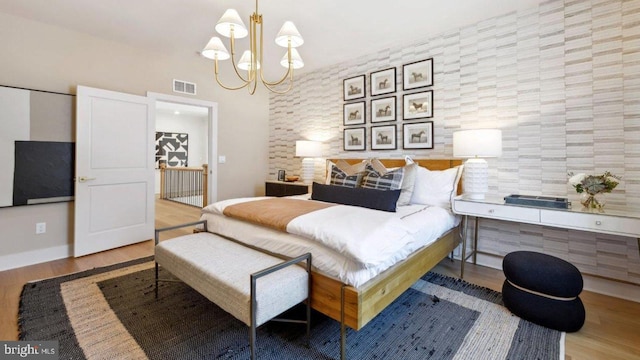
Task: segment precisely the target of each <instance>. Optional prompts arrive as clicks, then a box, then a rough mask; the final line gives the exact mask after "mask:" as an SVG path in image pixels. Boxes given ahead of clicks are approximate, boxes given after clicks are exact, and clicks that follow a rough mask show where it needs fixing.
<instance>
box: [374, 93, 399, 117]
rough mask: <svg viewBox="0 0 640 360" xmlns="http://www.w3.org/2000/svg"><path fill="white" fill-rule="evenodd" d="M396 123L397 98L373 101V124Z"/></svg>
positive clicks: (390, 97) (391, 97)
mask: <svg viewBox="0 0 640 360" xmlns="http://www.w3.org/2000/svg"><path fill="white" fill-rule="evenodd" d="M385 121H396V97H395V96H389V97H386V98H382V99H375V100H371V123H379V122H385Z"/></svg>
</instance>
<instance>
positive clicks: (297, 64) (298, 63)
mask: <svg viewBox="0 0 640 360" xmlns="http://www.w3.org/2000/svg"><path fill="white" fill-rule="evenodd" d="M291 62H292V64H293V68H294V69H300V68H302V67H304V61H302V57H300V53H299V52H298V50H296V49H291ZM280 65H282V66H284V67H285V68H289V53H288V52H286V53H284V56H283V57H282V59H280Z"/></svg>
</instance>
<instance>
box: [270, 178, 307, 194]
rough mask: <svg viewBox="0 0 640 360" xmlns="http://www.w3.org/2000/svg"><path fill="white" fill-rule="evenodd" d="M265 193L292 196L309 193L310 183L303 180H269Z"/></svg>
mask: <svg viewBox="0 0 640 360" xmlns="http://www.w3.org/2000/svg"><path fill="white" fill-rule="evenodd" d="M264 190H265V191H264V194H265V195H266V196H292V195H304V194H308V193H309V185H308V184H305V183H302V182H284V181H275V180H274V181H267V182H265V189H264Z"/></svg>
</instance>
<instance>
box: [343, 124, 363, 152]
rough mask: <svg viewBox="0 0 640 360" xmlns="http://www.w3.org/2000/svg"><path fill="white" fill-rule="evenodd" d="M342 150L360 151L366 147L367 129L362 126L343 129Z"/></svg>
mask: <svg viewBox="0 0 640 360" xmlns="http://www.w3.org/2000/svg"><path fill="white" fill-rule="evenodd" d="M343 139H344V140H343V143H344V147H343V148H344V151H362V150H365V149H366V143H367V129H366V128H364V127H359V128H351V129H344V130H343Z"/></svg>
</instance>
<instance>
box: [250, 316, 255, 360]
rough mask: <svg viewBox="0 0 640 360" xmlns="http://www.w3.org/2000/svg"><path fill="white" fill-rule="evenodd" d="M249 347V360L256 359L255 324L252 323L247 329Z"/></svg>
mask: <svg viewBox="0 0 640 360" xmlns="http://www.w3.org/2000/svg"><path fill="white" fill-rule="evenodd" d="M249 346H250V348H251V360H255V358H256V324H255V322H253V323H252V324H251V326H250V327H249Z"/></svg>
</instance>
